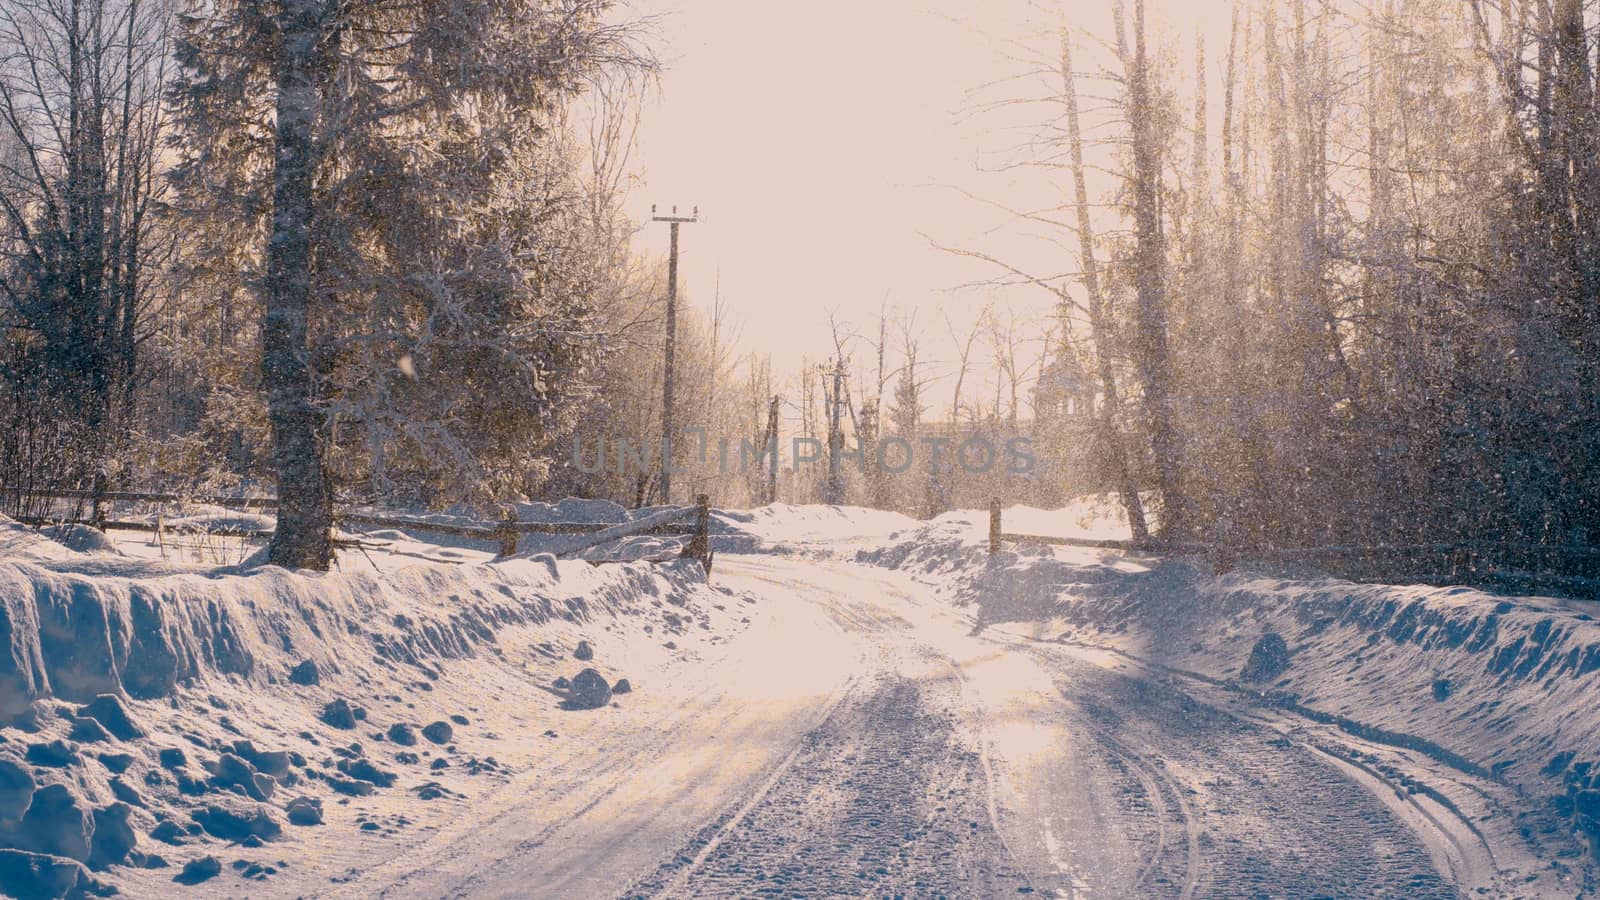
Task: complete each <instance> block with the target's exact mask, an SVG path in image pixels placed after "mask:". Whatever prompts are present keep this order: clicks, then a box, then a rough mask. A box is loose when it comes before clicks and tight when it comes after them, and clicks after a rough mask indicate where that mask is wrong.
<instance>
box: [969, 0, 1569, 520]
mask: <svg viewBox="0 0 1600 900" xmlns="http://www.w3.org/2000/svg"><path fill="white" fill-rule="evenodd" d="M1590 13H1592V10H1588V9H1587V8H1586V7H1585V5H1584V4H1583V3H1582V2H1580V0H1556V2H1550V3H1546V2H1538V3H1535V2H1523V0H1499V2H1493V0H1466V2H1458V0H1379V2H1375V3H1370V4H1350V3H1340V2H1332V0H1330V2H1315V0H1239V2H1237V3H1236V4H1235V5H1234V8H1233V11H1232V16H1231V23H1230V26H1231V27H1230V28H1229V29H1228V34H1229V37H1228V43H1227V46H1226V47H1223V48H1220V52H1218V48H1215V47H1212V48H1207V47H1206V46H1205V44H1204V38H1203V36H1202V35H1200V34H1198V33H1196V34H1193V35H1185V34H1184V33H1183V31H1182V30H1170V29H1169V30H1162V29H1159V28H1157V27H1156V26H1155V24H1154V23H1152V22H1150V21H1147V13H1146V9H1145V2H1144V0H1132V2H1131V5H1130V4H1124V3H1117V4H1115V5H1114V9H1113V15H1112V20H1113V22H1114V24H1113V26H1112V29H1111V32H1110V33H1104V32H1097V33H1090V32H1088V31H1086V30H1083V29H1079V28H1077V27H1075V25H1074V23H1072V22H1066V23H1064V24H1062V25H1061V26H1060V27H1059V28H1058V29H1056V34H1055V36H1054V37H1055V40H1054V42H1053V44H1054V46H1053V52H1051V51H1046V52H1045V53H1043V54H1041V56H1040V61H1041V72H1042V74H1039V75H1037V76H1036V77H1034V78H1033V79H1032V81H1030V82H1028V83H1030V84H1033V85H1034V86H1036V87H1037V88H1038V93H1037V94H1034V95H1030V96H1028V97H1021V96H1013V97H1012V98H1011V99H1013V100H1016V101H1018V102H1020V101H1023V100H1026V101H1029V102H1037V103H1040V104H1042V105H1043V107H1044V108H1048V109H1049V110H1050V114H1049V116H1048V119H1047V120H1046V121H1044V122H1041V123H1040V130H1039V136H1040V139H1039V140H1038V141H1036V142H1034V143H1033V144H1031V145H1029V146H1030V147H1031V148H1033V154H1032V155H1031V156H1029V157H1028V158H1027V159H1025V160H1022V161H1021V162H1022V163H1024V164H1033V165H1038V166H1041V167H1045V168H1047V169H1049V170H1051V171H1052V172H1054V173H1056V174H1057V176H1058V177H1057V184H1056V187H1055V190H1057V191H1058V192H1059V193H1058V195H1057V196H1055V197H1044V198H1041V200H1040V202H1039V203H1038V204H1037V207H1038V208H1041V209H1045V210H1048V214H1047V215H1041V214H1038V213H1035V212H1033V211H1031V210H1017V211H1014V212H1015V214H1016V215H1017V216H1018V218H1019V221H1020V220H1023V219H1026V220H1027V222H1028V223H1029V224H1030V225H1039V224H1040V223H1041V222H1042V223H1044V224H1046V225H1047V226H1049V227H1052V228H1055V229H1058V230H1059V232H1060V233H1061V234H1062V235H1063V238H1064V240H1063V243H1067V242H1068V241H1069V240H1070V241H1071V242H1073V243H1075V245H1076V248H1077V250H1078V253H1077V260H1076V261H1077V263H1078V265H1077V271H1076V273H1075V274H1074V275H1072V276H1068V277H1062V278H1055V279H1032V278H1031V277H1030V278H1029V279H1027V280H1031V281H1032V282H1033V283H1035V284H1038V285H1039V286H1042V287H1044V288H1046V289H1048V290H1050V291H1051V292H1052V293H1054V294H1055V295H1056V297H1057V300H1058V303H1059V305H1060V307H1061V314H1060V317H1059V318H1060V320H1061V321H1063V322H1065V323H1067V325H1068V327H1067V328H1066V330H1065V331H1064V332H1063V333H1062V334H1061V339H1060V341H1059V342H1058V344H1057V346H1056V347H1055V348H1054V349H1053V351H1052V357H1053V358H1054V359H1067V360H1075V361H1077V362H1078V363H1079V364H1080V365H1082V366H1084V367H1085V368H1086V369H1088V370H1089V371H1093V372H1094V373H1095V377H1096V380H1097V382H1098V390H1097V397H1096V402H1097V406H1098V411H1097V426H1096V433H1097V435H1098V440H1097V441H1096V447H1097V448H1098V449H1097V452H1096V458H1097V459H1098V460H1099V461H1100V465H1099V467H1098V469H1097V471H1099V472H1100V475H1101V478H1102V481H1101V484H1102V485H1103V486H1104V488H1105V489H1107V490H1113V491H1116V492H1117V493H1118V494H1119V495H1120V496H1121V497H1122V498H1123V499H1124V502H1125V506H1126V508H1127V511H1128V513H1129V518H1130V520H1132V521H1133V522H1134V523H1136V524H1135V528H1136V530H1137V529H1138V528H1139V527H1140V526H1139V525H1138V524H1137V523H1139V522H1141V521H1142V520H1143V519H1144V518H1145V514H1146V512H1147V511H1146V510H1145V509H1144V508H1143V507H1144V505H1145V504H1144V502H1143V501H1142V497H1144V496H1148V497H1150V498H1152V499H1151V500H1150V503H1151V506H1152V508H1151V509H1150V510H1148V512H1149V514H1150V519H1151V521H1152V527H1153V528H1155V529H1156V530H1158V531H1159V532H1160V533H1162V534H1164V535H1167V536H1170V537H1173V538H1199V539H1217V540H1226V541H1229V542H1232V543H1238V544H1245V545H1257V546H1265V545H1278V546H1283V545H1289V546H1294V545H1301V546H1322V545H1382V544H1406V543H1422V542H1457V541H1493V542H1502V543H1526V544H1532V545H1541V546H1587V545H1591V544H1593V543H1594V542H1595V541H1596V540H1597V539H1600V533H1597V531H1596V528H1597V527H1600V520H1597V517H1596V514H1597V509H1596V502H1597V498H1600V465H1597V459H1600V456H1597V451H1600V446H1597V441H1600V391H1597V388H1600V384H1597V382H1596V377H1597V374H1600V371H1597V362H1600V356H1597V353H1596V343H1595V342H1596V339H1597V338H1600V333H1597V328H1600V316H1597V312H1600V293H1597V292H1600V268H1597V267H1600V256H1597V255H1596V252H1595V251H1596V249H1600V248H1597V247H1596V246H1595V240H1596V227H1597V224H1600V220H1597V218H1596V216H1597V214H1600V209H1597V207H1596V204H1597V202H1600V178H1597V175H1600V173H1597V165H1600V163H1597V160H1596V156H1595V149H1596V145H1595V142H1596V140H1597V137H1600V133H1597V130H1596V129H1597V126H1600V123H1597V121H1596V115H1597V112H1600V110H1597V106H1596V104H1597V102H1600V96H1597V94H1596V87H1595V66H1596V56H1595V49H1594V46H1595V41H1594V34H1593V29H1592V26H1591V24H1590V20H1591V19H1592V18H1593V17H1592V15H1590ZM1191 42H1192V44H1191ZM1097 45H1098V46H1099V47H1104V48H1106V50H1105V52H1104V54H1102V56H1101V57H1097V58H1104V59H1106V60H1107V62H1106V63H1105V64H1104V65H1103V66H1102V67H1100V68H1098V69H1090V70H1085V69H1082V68H1079V67H1078V66H1080V65H1081V64H1080V63H1075V60H1074V51H1079V52H1080V55H1081V51H1083V49H1084V48H1085V47H1088V48H1090V49H1091V50H1093V49H1094V48H1095V47H1096V46H1097ZM1190 46H1192V47H1193V52H1192V59H1193V60H1194V68H1193V69H1192V71H1190V70H1184V71H1180V67H1179V65H1178V63H1177V59H1178V57H1179V56H1180V54H1179V53H1178V52H1177V51H1178V49H1179V48H1180V47H1181V48H1183V49H1184V50H1185V52H1187V51H1188V48H1189V47H1190ZM1208 50H1209V51H1210V52H1209V54H1208ZM1208 60H1209V61H1210V62H1209V63H1208ZM1086 98H1087V100H1088V101H1089V102H1088V103H1087V107H1089V108H1092V109H1093V117H1092V119H1091V118H1088V117H1086V116H1085V115H1084V114H1083V112H1082V111H1083V110H1084V109H1085V108H1086V103H1085V100H1086ZM1218 98H1220V99H1221V101H1222V105H1223V108H1222V110H1221V114H1220V116H1217V115H1215V108H1214V107H1212V108H1210V109H1208V101H1209V102H1211V103H1214V102H1215V101H1216V100H1217V99H1218ZM1219 120H1220V128H1219V127H1218V124H1219ZM1091 133H1092V134H1093V135H1094V136H1095V137H1094V138H1093V139H1086V137H1085V135H1086V134H1091ZM1086 145H1087V146H1088V148H1089V151H1090V153H1092V154H1093V153H1097V154H1098V157H1096V158H1097V159H1098V160H1100V166H1099V169H1100V170H1101V171H1104V172H1108V173H1109V174H1110V176H1111V178H1112V182H1113V187H1112V188H1111V189H1110V190H1109V191H1107V193H1106V195H1105V196H1094V195H1092V194H1090V193H1089V192H1087V191H1086V189H1085V172H1086V170H1087V171H1088V172H1089V174H1090V175H1091V176H1092V175H1093V174H1094V172H1095V171H1096V167H1095V166H1094V165H1093V164H1086V162H1085V158H1086V154H1085V147H1086ZM986 258H989V259H990V261H991V262H994V263H996V264H997V265H1000V266H1002V267H1006V268H1008V269H1009V271H1010V272H1012V273H1013V274H1019V273H1018V270H1017V269H1016V268H1015V267H1011V266H1009V265H1008V261H1006V260H1004V259H1000V258H994V257H986ZM1020 274H1024V275H1025V274H1026V273H1020Z"/></svg>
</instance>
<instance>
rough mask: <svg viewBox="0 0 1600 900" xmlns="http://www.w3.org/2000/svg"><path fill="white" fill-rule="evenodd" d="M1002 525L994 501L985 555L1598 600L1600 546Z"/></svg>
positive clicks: (990, 514) (997, 500)
mask: <svg viewBox="0 0 1600 900" xmlns="http://www.w3.org/2000/svg"><path fill="white" fill-rule="evenodd" d="M1003 524H1004V523H1003V522H1002V516H1001V509H1000V501H999V499H995V500H993V501H991V502H990V504H989V553H990V554H995V553H999V552H1000V550H1001V547H1002V545H1003V544H1004V543H1005V542H1007V541H1010V542H1012V543H1037V544H1046V545H1051V546H1061V547H1087V548H1090V549H1104V550H1123V551H1128V552H1144V553H1191V554H1204V555H1206V556H1208V557H1210V559H1211V562H1212V565H1213V567H1214V568H1215V570H1216V571H1217V572H1219V573H1220V572H1224V571H1227V570H1229V569H1231V568H1233V566H1234V565H1235V564H1236V563H1237V562H1239V561H1241V560H1247V561H1254V562H1261V563H1273V562H1294V561H1305V562H1310V563H1313V564H1316V565H1318V566H1319V567H1320V568H1323V569H1327V570H1329V571H1330V572H1331V573H1332V574H1335V575H1338V576H1340V577H1347V578H1352V579H1355V580H1363V579H1366V580H1371V579H1373V578H1384V577H1388V578H1414V579H1417V580H1419V581H1422V582H1425V583H1454V584H1477V585H1483V586H1488V587H1492V588H1494V589H1497V590H1499V589H1513V590H1519V591H1526V590H1533V591H1558V592H1561V593H1564V594H1568V595H1572V596H1578V597H1587V598H1590V599H1600V547H1587V546H1578V545H1562V544H1526V543H1515V542H1510V541H1465V542H1460V543H1449V542H1436V543H1417V544H1369V545H1355V544H1351V545H1332V546H1321V547H1273V546H1266V547H1262V546H1243V545H1233V544H1228V543H1225V542H1209V543H1207V542H1199V541H1162V540H1160V539H1151V540H1148V541H1122V540H1098V539H1091V538H1071V537H1056V536H1051V535H1038V534H1013V533H1010V532H1007V531H1005V530H1004V528H1003Z"/></svg>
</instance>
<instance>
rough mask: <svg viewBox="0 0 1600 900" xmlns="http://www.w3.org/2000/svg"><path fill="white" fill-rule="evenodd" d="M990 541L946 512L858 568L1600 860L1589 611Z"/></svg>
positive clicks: (1594, 656) (1597, 646) (1452, 591)
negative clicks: (1581, 846)
mask: <svg viewBox="0 0 1600 900" xmlns="http://www.w3.org/2000/svg"><path fill="white" fill-rule="evenodd" d="M985 525H986V517H985V516H984V515H983V514H982V513H973V512H967V513H952V514H949V515H947V516H943V517H941V518H939V519H936V520H934V521H932V522H929V523H925V524H924V525H922V526H921V527H918V528H916V529H912V530H909V531H904V532H900V533H898V534H896V535H894V536H892V537H891V538H890V539H889V540H888V541H886V542H884V543H883V544H881V545H880V546H878V547H875V548H870V549H866V550H863V551H861V552H860V553H859V554H858V556H857V560H858V561H860V562H865V563H870V564H875V565H880V566H885V567H889V568H895V569H900V570H904V571H907V572H910V573H912V574H914V575H917V576H919V577H922V578H923V579H925V580H928V581H931V582H933V584H934V586H935V589H936V590H937V591H938V592H939V594H940V596H942V597H943V598H944V599H946V600H948V601H950V602H952V603H956V604H961V605H968V606H970V607H971V608H972V610H973V614H974V616H975V618H976V620H977V622H978V624H979V625H980V626H983V627H991V626H995V627H998V626H1003V625H1004V623H1025V624H1026V625H1027V627H1028V631H1029V633H1030V634H1032V635H1034V636H1036V637H1038V638H1041V639H1044V640H1052V641H1060V642H1069V643H1085V644H1093V645H1097V646H1104V647H1110V648H1114V649H1116V650H1117V651H1119V652H1122V653H1126V654H1128V655H1130V656H1132V657H1136V658H1137V659H1139V660H1141V661H1144V662H1146V663H1149V664H1153V665H1155V666H1157V667H1162V668H1166V669H1168V670H1170V671H1175V672H1182V673H1186V674H1189V675H1192V676H1197V677H1199V678H1201V679H1205V680H1207V681H1210V682H1213V683H1217V684H1219V685H1222V686H1225V687H1229V688H1232V689H1236V690H1240V691H1246V692H1251V693H1254V694H1257V695H1258V696H1260V697H1261V698H1262V699H1264V700H1266V701H1268V702H1270V703H1272V704H1276V705H1280V706H1284V707H1287V708H1292V709H1296V710H1298V711H1299V712H1300V713H1301V714H1302V715H1306V716H1310V717H1313V718H1320V719H1322V720H1324V721H1329V722H1333V723H1336V724H1338V725H1339V727H1341V728H1344V729H1345V730H1346V731H1348V732H1350V733H1352V734H1357V735H1360V736H1362V737H1364V738H1368V739H1376V740H1380V741H1382V742H1385V743H1393V744H1398V745H1401V746H1406V747H1409V748H1411V749H1412V750H1416V751H1420V752H1423V753H1425V754H1427V755H1430V756H1433V757H1435V758H1437V759H1440V760H1443V761H1445V762H1447V763H1448V764H1450V765H1452V766H1455V767H1457V768H1461V769H1463V770H1466V771H1471V772H1475V773H1478V774H1480V775H1482V776H1484V777H1486V778H1490V779H1494V780H1498V781H1503V782H1505V783H1507V784H1509V785H1511V786H1513V787H1515V788H1516V789H1517V790H1519V791H1521V792H1523V793H1524V794H1526V795H1528V796H1529V797H1530V798H1548V799H1547V800H1537V799H1534V800H1533V801H1532V802H1531V803H1530V808H1531V809H1532V810H1533V811H1534V814H1533V815H1530V816H1529V818H1528V819H1527V821H1526V825H1527V826H1528V827H1530V828H1534V829H1538V828H1540V827H1542V826H1541V823H1544V822H1556V821H1561V822H1564V823H1566V825H1568V826H1570V827H1571V828H1573V829H1574V830H1575V831H1576V832H1578V833H1579V834H1580V835H1581V836H1585V837H1587V838H1588V840H1589V841H1590V844H1591V848H1600V784H1597V783H1596V782H1597V780H1600V766H1596V765H1595V761H1596V760H1600V705H1597V704H1595V703H1594V702H1593V698H1594V696H1595V695H1596V691H1597V690H1600V623H1596V622H1595V621H1594V619H1593V617H1592V616H1591V615H1590V613H1589V612H1586V611H1585V609H1586V608H1587V607H1589V606H1591V604H1588V603H1585V602H1581V601H1565V600H1557V599H1549V598H1525V597H1515V598H1513V597H1504V596H1498V595H1494V594H1488V593H1484V592H1482V591H1477V590H1472V589H1468V588H1460V587H1454V588H1439V587H1430V586H1406V585H1380V584H1356V583H1351V582H1345V581H1339V580H1334V579H1326V578H1282V577H1270V576H1266V575H1262V574H1259V573H1250V572H1235V573H1228V574H1223V575H1216V574H1213V573H1212V572H1210V571H1209V570H1208V569H1207V568H1206V566H1205V563H1204V562H1203V561H1199V560H1175V559H1159V558H1153V557H1135V556H1129V555H1125V554H1121V553H1114V552H1108V551H1094V550H1065V549H1057V550H1052V549H1050V548H1046V547H1043V546H1038V545H1034V546H1028V545H1021V546H1016V545H1007V549H1006V551H1005V552H1003V553H1001V554H998V555H996V556H995V557H994V558H992V559H991V558H990V557H989V556H988V554H987V549H986V532H985ZM1056 533H1060V532H1059V530H1057V532H1056ZM1273 636H1276V637H1273ZM1279 639H1281V642H1280V640H1279ZM1280 646H1281V647H1282V649H1284V650H1286V651H1287V652H1286V653H1279V652H1275V651H1276V650H1277V649H1278V648H1279V647H1280ZM1591 770H1597V771H1594V772H1591ZM1545 804H1548V805H1545ZM1541 806H1543V808H1542V809H1541V808H1540V807H1541ZM1549 813H1554V815H1549ZM1544 827H1548V826H1544Z"/></svg>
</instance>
